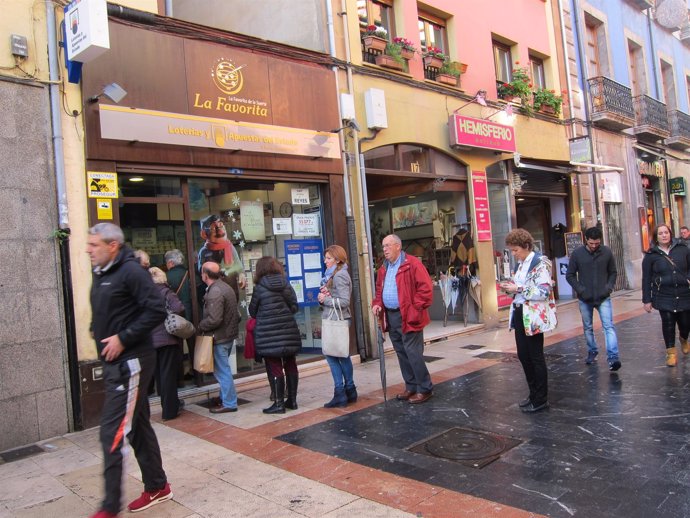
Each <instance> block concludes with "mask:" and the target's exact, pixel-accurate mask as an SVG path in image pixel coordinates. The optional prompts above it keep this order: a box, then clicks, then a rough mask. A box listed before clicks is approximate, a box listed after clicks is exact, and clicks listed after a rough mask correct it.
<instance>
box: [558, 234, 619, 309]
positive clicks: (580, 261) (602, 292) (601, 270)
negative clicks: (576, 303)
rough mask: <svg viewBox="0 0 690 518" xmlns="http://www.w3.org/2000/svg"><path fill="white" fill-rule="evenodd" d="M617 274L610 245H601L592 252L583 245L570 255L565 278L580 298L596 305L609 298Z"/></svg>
mask: <svg viewBox="0 0 690 518" xmlns="http://www.w3.org/2000/svg"><path fill="white" fill-rule="evenodd" d="M617 275H618V272H617V271H616V262H615V261H614V259H613V254H612V253H611V249H610V248H609V247H608V246H604V245H601V246H600V247H599V248H598V249H597V250H595V251H594V253H592V252H590V251H589V250H588V249H587V247H586V246H584V245H583V246H579V247H577V248H576V249H575V251H574V252H573V253H572V255H571V256H570V262H568V271H567V273H566V274H565V279H566V280H567V281H568V284H570V285H571V286H572V287H573V289H574V290H575V293H577V298H578V299H580V300H581V301H582V302H586V303H587V304H594V305H595V306H596V305H599V304H601V303H602V302H604V301H605V300H606V299H607V298H609V295H611V292H612V291H613V287H614V286H615V284H616V276H617Z"/></svg>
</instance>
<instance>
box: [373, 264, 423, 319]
mask: <svg viewBox="0 0 690 518" xmlns="http://www.w3.org/2000/svg"><path fill="white" fill-rule="evenodd" d="M401 254H402V262H401V264H400V268H398V273H397V275H396V276H395V283H396V284H397V286H398V302H399V304H400V315H401V317H402V332H403V333H411V332H416V331H421V330H422V329H424V327H425V326H426V325H427V324H428V323H429V322H430V321H431V319H430V318H429V312H428V311H427V308H428V307H429V306H431V302H432V300H433V293H434V291H433V285H432V284H431V277H429V273H428V272H427V271H426V268H425V267H424V265H423V264H422V262H421V261H420V260H419V259H417V258H416V257H413V256H411V255H408V254H406V253H405V252H401ZM387 269H388V262H387V261H385V262H384V263H383V266H381V268H379V271H378V275H377V277H376V297H375V298H374V300H373V301H372V303H371V305H372V306H380V307H381V308H383V282H384V280H385V279H386V270H387ZM383 330H384V331H388V322H387V320H386V319H385V318H384V329H383Z"/></svg>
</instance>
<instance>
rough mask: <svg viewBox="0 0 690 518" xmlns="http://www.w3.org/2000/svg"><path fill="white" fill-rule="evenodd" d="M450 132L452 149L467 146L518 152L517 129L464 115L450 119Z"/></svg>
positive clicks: (452, 116)
mask: <svg viewBox="0 0 690 518" xmlns="http://www.w3.org/2000/svg"><path fill="white" fill-rule="evenodd" d="M448 130H449V134H450V145H451V147H453V146H461V147H462V146H467V147H476V148H482V149H490V150H492V151H506V152H509V153H514V152H515V151H516V150H517V147H516V144H515V129H513V128H512V127H511V126H505V125H503V124H497V123H495V122H491V121H487V120H483V119H474V118H472V117H465V116H463V115H451V116H450V118H449V119H448Z"/></svg>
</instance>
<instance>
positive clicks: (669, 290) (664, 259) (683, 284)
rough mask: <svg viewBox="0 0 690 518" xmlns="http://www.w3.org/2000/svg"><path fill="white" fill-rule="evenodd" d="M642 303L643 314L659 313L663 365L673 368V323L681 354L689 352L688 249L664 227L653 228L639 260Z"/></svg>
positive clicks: (689, 281) (689, 278) (689, 250)
mask: <svg viewBox="0 0 690 518" xmlns="http://www.w3.org/2000/svg"><path fill="white" fill-rule="evenodd" d="M642 303H643V304H644V309H645V310H646V311H647V313H649V312H651V311H652V308H654V309H657V310H658V311H659V315H660V316H661V330H662V332H663V335H664V342H665V344H666V365H667V366H668V367H675V365H676V363H677V359H676V324H677V325H678V331H679V332H680V344H681V348H682V350H683V354H688V353H690V345H689V344H688V334H689V333H690V249H689V248H688V247H687V246H685V244H683V243H682V242H680V241H677V240H674V239H673V231H672V230H671V228H670V227H669V226H668V225H659V226H658V227H657V228H656V229H654V233H653V234H652V246H651V247H650V249H649V250H647V253H646V254H645V256H644V259H643V260H642Z"/></svg>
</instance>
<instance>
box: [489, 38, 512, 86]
mask: <svg viewBox="0 0 690 518" xmlns="http://www.w3.org/2000/svg"><path fill="white" fill-rule="evenodd" d="M493 48H494V67H495V68H496V82H499V83H510V82H511V81H512V80H513V60H512V58H511V55H510V47H508V46H507V45H504V44H503V43H499V42H497V41H494V42H493Z"/></svg>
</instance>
